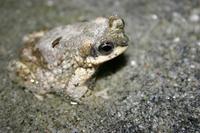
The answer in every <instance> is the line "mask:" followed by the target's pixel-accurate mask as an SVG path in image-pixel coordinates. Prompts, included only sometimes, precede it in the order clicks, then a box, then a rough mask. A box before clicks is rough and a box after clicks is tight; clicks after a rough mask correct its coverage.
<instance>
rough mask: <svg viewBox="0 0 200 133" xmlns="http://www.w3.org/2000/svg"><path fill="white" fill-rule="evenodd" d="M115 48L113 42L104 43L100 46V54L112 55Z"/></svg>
mask: <svg viewBox="0 0 200 133" xmlns="http://www.w3.org/2000/svg"><path fill="white" fill-rule="evenodd" d="M113 47H114V45H113V43H112V42H104V43H102V44H101V45H100V46H99V52H100V53H101V54H104V55H107V54H110V53H111V52H112V51H113Z"/></svg>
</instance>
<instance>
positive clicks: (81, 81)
mask: <svg viewBox="0 0 200 133" xmlns="http://www.w3.org/2000/svg"><path fill="white" fill-rule="evenodd" d="M95 70H96V69H95V68H77V69H76V71H75V73H74V74H73V75H72V77H71V79H70V81H69V83H68V85H67V87H66V93H67V94H68V95H69V96H70V97H72V98H74V99H79V98H81V97H82V96H83V95H84V94H85V93H86V92H87V90H88V86H87V82H88V80H90V79H91V77H92V75H93V74H94V73H95Z"/></svg>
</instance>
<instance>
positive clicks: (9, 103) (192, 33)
mask: <svg viewBox="0 0 200 133" xmlns="http://www.w3.org/2000/svg"><path fill="white" fill-rule="evenodd" d="M115 14H117V15H119V16H121V17H123V18H124V20H125V22H126V24H127V26H126V31H127V33H128V35H129V36H130V43H129V49H128V51H127V52H126V53H125V54H124V55H123V56H120V57H118V58H116V59H114V60H113V61H110V62H108V63H106V64H105V65H103V66H102V67H101V68H100V72H99V74H98V80H97V83H96V86H95V88H94V91H100V90H107V93H108V97H106V98H107V99H105V98H104V99H103V98H101V97H98V98H94V97H92V96H90V97H88V98H86V99H85V101H84V103H82V104H77V105H76V104H75V105H74V103H73V102H71V100H70V99H68V98H63V97H53V98H46V99H45V100H44V101H39V100H37V99H36V98H35V97H34V96H33V95H32V94H31V93H28V92H25V91H24V90H23V88H21V87H18V86H17V85H16V84H14V83H12V82H11V81H10V80H9V79H8V76H7V75H8V73H7V71H6V67H7V64H8V61H9V60H11V59H13V58H17V55H18V53H19V49H20V48H21V47H22V43H21V39H22V37H23V36H24V35H26V34H27V33H30V32H33V31H37V30H40V29H43V28H51V27H55V26H58V25H65V24H69V23H74V22H77V21H83V20H89V19H92V18H95V17H97V16H110V15H115ZM0 20H1V21H0V73H1V74H0V132H2V133H7V132H9V133H12V132H13V133H22V132H23V133H28V132H38V133H40V132H46V133H51V132H52V133H65V132H69V133H70V132H71V133H77V132H78V133H79V132H86V133H88V132H91V133H104V132H105V133H109V132H112V133H115V132H116V133H132V132H147V133H148V132H160V133H161V132H167V133H170V132H181V133H188V132H196V133H198V132H200V1H199V0H151V1H150V0H123V1H122V0H121V1H120V0H115V1H114V0H113V1H112V0H101V1H100V0H99V1H97V0H34V1H33V0H1V1H0ZM100 96H101V95H100Z"/></svg>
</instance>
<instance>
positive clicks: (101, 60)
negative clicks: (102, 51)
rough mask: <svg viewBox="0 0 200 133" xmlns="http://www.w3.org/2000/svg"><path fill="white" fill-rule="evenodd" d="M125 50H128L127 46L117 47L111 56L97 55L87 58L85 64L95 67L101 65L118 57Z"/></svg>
mask: <svg viewBox="0 0 200 133" xmlns="http://www.w3.org/2000/svg"><path fill="white" fill-rule="evenodd" d="M127 48H128V45H121V46H117V47H116V48H115V49H114V50H113V52H112V53H111V54H109V55H99V56H97V57H87V59H86V62H87V64H91V65H95V66H97V65H100V64H101V63H104V62H106V61H108V60H111V59H113V58H115V57H117V56H119V55H120V54H122V53H124V52H125V51H126V50H127Z"/></svg>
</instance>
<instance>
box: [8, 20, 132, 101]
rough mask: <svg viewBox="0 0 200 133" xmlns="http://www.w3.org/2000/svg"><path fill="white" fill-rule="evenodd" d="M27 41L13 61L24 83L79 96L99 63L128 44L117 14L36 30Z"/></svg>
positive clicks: (39, 90) (40, 90)
mask: <svg viewBox="0 0 200 133" xmlns="http://www.w3.org/2000/svg"><path fill="white" fill-rule="evenodd" d="M24 41H25V46H24V48H23V49H22V51H21V55H20V60H19V61H18V60H15V61H14V62H12V63H11V69H14V71H13V72H14V73H17V76H18V77H19V78H20V79H19V82H20V84H21V85H23V86H25V87H26V89H28V90H30V91H31V92H33V93H35V94H36V95H37V94H39V95H42V94H47V93H52V92H59V93H60V92H61V93H65V94H66V95H69V96H71V97H72V98H75V99H79V98H80V97H82V96H83V95H84V94H85V93H86V92H87V90H88V87H89V85H90V86H91V85H92V83H91V82H90V80H91V78H92V76H93V75H94V73H95V72H96V70H97V68H98V66H99V65H100V64H102V63H103V62H106V61H108V60H111V59H113V58H115V57H116V56H118V55H120V54H122V53H123V52H124V51H125V50H126V49H127V46H128V44H127V43H128V38H127V36H126V35H125V33H124V22H123V20H122V19H121V18H119V17H117V16H111V17H109V18H103V17H99V18H97V19H95V20H92V21H89V22H82V23H77V24H73V25H67V26H60V27H57V28H54V29H52V30H50V31H40V32H35V33H32V34H30V35H27V36H25V37H24Z"/></svg>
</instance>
